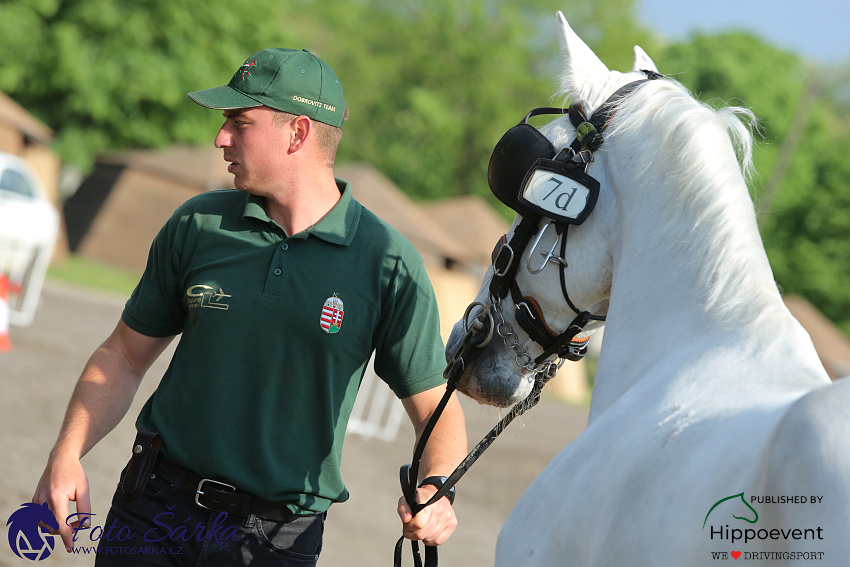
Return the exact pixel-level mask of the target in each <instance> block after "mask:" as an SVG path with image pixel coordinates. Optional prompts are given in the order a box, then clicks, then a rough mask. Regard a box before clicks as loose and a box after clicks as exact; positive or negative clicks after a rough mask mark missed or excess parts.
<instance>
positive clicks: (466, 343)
mask: <svg viewBox="0 0 850 567" xmlns="http://www.w3.org/2000/svg"><path fill="white" fill-rule="evenodd" d="M468 311H469V310H467V312H468ZM483 314H487V315H488V316H490V322H491V323H490V324H491V328H490V330H489V331H488V332H487V333H486V335H487V336H486V337H482V334H481V332H482V331H484V330H485V329H484V327H485V325H484V324H483V323H482V322H481V320H480V317H481V315H483ZM492 325H493V319H492V316H491V315H489V313H488V311H486V310H485V312H484V313H482V314H480V315H479V317H478V318H476V320H475V322H473V324H472V325H471V328H470V329H469V330H468V331H467V333H466V335H464V337H463V340H462V341H461V344H460V346H459V347H458V349H457V350H456V351H455V353H454V354H453V355H452V357H451V359H450V360H449V362H448V364H447V366H446V369H445V371H444V372H443V376H444V377H445V378H446V379H447V380H448V382H447V384H446V393H445V394H443V397H442V399H441V400H440V403H439V404H437V407H436V408H435V409H434V413H433V414H432V415H431V418H430V419H429V420H428V423H427V424H426V426H425V429H423V430H422V435H420V437H419V441H418V442H417V443H416V448H415V449H414V451H413V460H412V464H408V465H402V467H401V469H400V470H399V476H400V480H401V489H402V493H403V494H404V499H405V500H406V501H407V505H408V506H410V509H411V511H412V513H413V515H414V516H415V515H416V514H418V513H419V512H420V511H422V510H423V509H424V508H426V507H428V506H430V505H431V504H433V503H434V502H437V501H438V500H439V499H440V498H442V497H443V496H445V495H446V494H448V493H449V491H450V490H451V489H452V488H453V487H454V486H455V484H457V482H458V481H459V480H460V478H461V477H462V476H463V475H464V474H466V472H467V471H468V470H469V468H470V467H472V465H473V464H474V463H475V461H477V460H478V457H480V456H481V455H482V454H483V453H484V451H486V450H487V448H488V447H489V446H490V445H492V443H493V441H495V440H496V438H497V437H498V436H499V435H500V434H501V433H502V431H504V430H505V429H506V428H507V426H508V425H510V423H511V422H512V421H513V420H514V419H515V418H517V417H519V416H521V415H522V414H524V413H525V412H526V411H527V410H529V409H531V408H533V407H534V406H535V405H537V402H539V401H540V393H541V391H542V390H543V386H545V385H546V382H548V381H549V380H550V379H551V378H552V376H554V372H552V373H549V372H543V371H537V372H536V373H535V378H534V387H533V388H532V390H531V393H529V394H528V396H527V397H526V398H525V399H524V400H522V401H521V402H518V403H517V404H515V405H514V407H513V408H511V411H510V412H508V413H507V415H505V416H504V417H503V418H502V419H501V420H500V421H499V422H498V423H497V424H496V425H495V426H494V427H493V428H492V429H491V430H490V431H489V432H488V433H487V434H486V435H485V436H484V438H483V439H481V441H479V442H478V444H477V445H476V446H475V447H473V449H472V450H471V451H470V452H469V454H468V455H467V456H466V458H465V459H464V460H463V461H462V462H461V463H460V464H459V465H458V466H457V468H455V470H454V472H452V474H451V475H450V476H449V477H448V479H447V480H446V481H445V482H444V483H443V485H442V486H441V487H440V488H439V489H438V490H437V492H435V493H434V495H433V496H431V498H430V499H429V500H428V501H427V502H425V503H424V504H420V503H417V502H416V499H415V494H416V480H417V479H418V478H419V463H420V461H421V459H422V453H423V452H424V451H425V445H426V444H427V443H428V439H429V437H430V436H431V432H432V431H433V430H434V427H435V426H436V425H437V421H438V420H439V419H440V416H441V415H442V413H443V410H444V409H445V407H446V404H448V402H449V399H450V398H451V396H452V394H453V393H454V392H455V390H456V389H457V386H458V382H460V377H461V374H462V373H463V369H464V366H465V365H466V361H465V360H464V358H463V357H464V356H465V355H467V353H469V354H468V360H472V358H474V356H475V355H476V354H477V352H480V350H479V349H480V348H481V347H483V346H484V345H485V344H487V343H488V342H489V340H490V338H491V337H492V331H493V329H492ZM555 370H557V368H555ZM403 544H404V536H402V537H400V538H399V540H398V541H397V542H396V545H395V551H394V554H393V565H394V567H401V560H402V558H401V556H402V549H403ZM410 546H411V550H412V553H413V563H414V565H415V567H423V563H422V558H421V556H420V554H419V542H418V541H411V542H410ZM424 565H425V567H437V548H436V547H435V546H430V545H426V546H425V564H424Z"/></svg>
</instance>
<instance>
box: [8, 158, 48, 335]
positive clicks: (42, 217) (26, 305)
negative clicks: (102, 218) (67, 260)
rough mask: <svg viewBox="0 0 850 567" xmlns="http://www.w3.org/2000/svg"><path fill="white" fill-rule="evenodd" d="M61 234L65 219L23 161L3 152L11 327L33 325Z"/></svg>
mask: <svg viewBox="0 0 850 567" xmlns="http://www.w3.org/2000/svg"><path fill="white" fill-rule="evenodd" d="M58 233H59V213H58V212H57V210H56V208H55V207H54V206H53V204H52V203H51V202H50V199H49V197H48V195H47V192H46V191H45V189H44V187H43V186H42V184H41V182H40V181H39V179H38V177H37V176H36V175H35V173H34V172H33V171H32V168H31V167H30V166H29V164H28V163H27V162H25V161H24V160H23V159H21V158H19V157H17V156H14V155H11V154H6V153H2V152H0V276H2V275H5V276H6V277H7V278H8V279H9V282H10V284H11V288H12V292H11V293H10V294H9V297H8V302H9V306H10V307H11V314H10V322H11V323H12V324H13V325H19V326H27V325H29V324H30V323H32V319H33V316H34V315H35V309H36V307H37V305H38V299H39V296H40V294H41V286H42V284H43V283H44V275H45V273H46V272H47V266H48V265H49V264H50V257H51V255H52V254H53V246H54V244H55V243H56V236H57V235H58Z"/></svg>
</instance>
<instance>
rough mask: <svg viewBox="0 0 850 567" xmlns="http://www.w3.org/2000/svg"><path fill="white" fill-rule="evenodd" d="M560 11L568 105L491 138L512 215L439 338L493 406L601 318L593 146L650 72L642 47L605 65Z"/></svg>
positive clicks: (603, 198) (579, 349) (606, 244)
mask: <svg viewBox="0 0 850 567" xmlns="http://www.w3.org/2000/svg"><path fill="white" fill-rule="evenodd" d="M558 18H559V20H560V23H561V48H562V52H563V59H564V68H563V73H562V78H561V91H562V94H563V95H564V96H565V97H567V96H568V97H571V98H572V106H571V107H570V109H569V110H567V109H537V110H535V111H532V114H530V116H531V115H537V114H559V115H560V117H559V118H557V119H556V120H554V121H552V122H550V123H549V124H547V125H546V126H545V127H543V128H542V129H541V130H537V129H535V128H534V127H532V126H530V125H529V124H528V123H527V119H526V120H523V121H522V122H521V123H520V124H519V125H518V126H515V127H514V128H511V129H510V130H509V131H508V132H507V133H506V134H505V136H504V137H503V138H502V140H501V141H500V142H499V143H498V144H497V146H496V149H495V151H494V153H493V157H492V158H491V162H490V168H489V172H488V177H489V181H490V187H491V189H492V190H493V192H494V194H496V196H497V197H498V198H499V199H500V200H501V201H502V202H504V203H505V204H507V205H508V206H510V207H511V208H513V209H514V210H516V211H517V212H518V213H519V214H518V215H517V218H516V219H515V220H514V222H513V225H512V226H511V229H510V231H509V232H508V234H507V235H506V237H505V238H503V239H502V241H500V242H499V243H498V244H497V245H496V248H495V249H494V251H493V263H492V265H491V266H490V268H489V269H488V271H487V274H486V276H485V278H484V282H483V286H482V288H481V290H480V292H479V294H478V297H477V298H476V304H473V306H471V307H470V309H469V310H468V312H467V314H466V315H465V316H464V320H462V321H459V322H458V323H457V324H456V325H455V327H454V329H453V331H452V334H451V337H450V338H449V341H448V345H447V349H446V352H447V358H448V359H449V360H450V361H452V360H454V361H455V363H456V365H455V366H456V367H457V369H458V371H459V372H460V381H459V384H458V388H459V389H460V390H461V391H462V392H464V393H466V394H467V395H469V396H471V397H472V398H474V399H476V400H478V401H480V402H482V403H487V404H490V405H496V406H508V405H510V404H512V403H515V402H517V401H519V400H521V399H523V398H525V397H526V396H527V395H528V394H529V393H530V392H531V390H532V387H533V385H534V383H535V381H536V380H537V379H539V378H540V377H542V376H546V375H549V376H551V375H552V374H553V373H554V370H555V369H556V368H557V364H558V363H560V362H562V361H563V360H564V359H572V360H575V359H577V358H580V357H581V356H582V355H583V354H584V351H586V341H587V338H588V337H589V335H590V334H591V333H592V332H593V330H595V329H596V328H599V327H600V326H601V324H602V323H601V322H602V321H604V316H605V314H606V312H607V309H608V298H609V296H610V291H611V281H612V270H613V262H612V251H611V248H610V247H611V246H612V245H613V242H614V240H613V238H612V236H613V233H614V232H616V231H617V230H618V229H617V227H618V224H617V222H616V218H615V217H616V215H617V207H616V205H615V200H614V196H613V194H612V191H611V190H610V188H609V187H608V183H609V179H608V176H607V175H606V173H605V168H604V165H602V164H601V163H600V162H604V160H605V158H604V156H603V153H604V152H603V151H602V150H600V145H601V144H602V141H603V140H604V130H605V127H606V126H607V123H608V121H610V119H611V117H612V116H613V114H614V112H615V110H616V105H617V104H618V103H619V102H620V101H621V100H622V99H623V98H625V97H627V96H628V95H629V94H630V92H631V91H632V90H633V89H634V88H636V86H637V85H639V84H641V83H642V82H644V81H646V80H648V79H649V78H656V77H658V75H657V71H656V69H655V65H654V64H653V63H652V61H651V60H650V59H649V57H648V56H647V55H646V54H645V53H644V52H643V51H642V50H641V49H640V48H639V47H635V62H634V70H633V71H631V72H629V73H619V72H616V71H609V70H608V68H607V67H606V66H605V65H604V64H603V63H602V62H601V61H600V60H599V58H598V57H596V55H595V54H594V53H593V52H592V51H591V50H590V48H589V47H587V45H585V44H584V42H583V41H582V40H581V39H579V37H578V36H577V35H576V34H575V33H574V32H573V31H572V29H571V28H570V27H569V25H568V24H567V21H566V19H564V16H563V15H562V14H561V13H560V12H558ZM597 150H600V151H597ZM461 358H462V362H461V361H460V360H459V359H461ZM461 368H462V371H461V370H460V369H461Z"/></svg>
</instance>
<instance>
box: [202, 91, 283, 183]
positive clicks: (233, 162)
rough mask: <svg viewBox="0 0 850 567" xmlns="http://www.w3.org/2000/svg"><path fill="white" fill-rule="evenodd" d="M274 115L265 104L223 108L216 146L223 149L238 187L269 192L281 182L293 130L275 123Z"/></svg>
mask: <svg viewBox="0 0 850 567" xmlns="http://www.w3.org/2000/svg"><path fill="white" fill-rule="evenodd" d="M275 114H277V111H275V110H273V109H271V108H268V107H266V106H258V107H254V108H240V109H235V110H225V111H224V118H225V121H224V124H223V125H222V126H221V129H220V130H219V131H218V135H217V136H216V137H215V146H216V147H217V148H221V149H223V150H224V161H226V162H229V165H228V166H227V171H228V172H230V173H232V174H233V176H234V179H233V183H234V186H235V187H236V188H237V189H241V190H242V191H247V192H249V193H253V194H255V195H267V194H269V192H271V191H274V190H275V189H277V188H279V187H280V185H281V184H282V181H283V179H284V178H285V167H286V157H287V154H288V149H289V142H290V139H291V138H290V134H291V133H290V132H289V128H287V127H286V125H284V126H283V127H281V126H279V125H277V124H276V123H275V121H274V116H275Z"/></svg>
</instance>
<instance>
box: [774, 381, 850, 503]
mask: <svg viewBox="0 0 850 567" xmlns="http://www.w3.org/2000/svg"><path fill="white" fill-rule="evenodd" d="M848 407H850V380H839V381H837V382H833V383H830V384H826V385H824V386H821V387H819V388H816V389H814V390H812V391H810V392H808V393H807V394H805V395H803V396H801V397H800V398H799V399H797V400H796V401H795V402H793V403H792V404H791V405H790V406H789V407H788V410H787V411H786V412H785V414H784V415H783V416H782V419H781V420H780V421H779V423H778V425H777V427H776V430H775V432H774V434H773V436H772V439H771V443H770V446H769V453H768V459H769V463H768V465H769V467H770V468H769V469H768V470H769V471H770V472H769V473H768V474H769V476H774V477H779V478H783V479H784V480H783V483H786V484H787V485H788V487H789V488H792V487H793V486H794V485H795V484H796V485H797V486H801V485H811V484H814V483H817V482H818V481H819V480H820V481H827V480H828V478H830V477H834V475H839V476H841V477H842V478H841V479H840V480H842V481H844V482H845V483H846V481H850V478H846V477H847V475H848V474H849V473H848V471H850V451H848V450H847V449H848V443H850V414H848V412H847V408H848ZM813 465H814V466H813ZM824 475H825V478H820V479H817V478H816V477H818V476H824ZM775 480H778V478H777V479H775ZM834 480H839V479H838V478H833V481H834Z"/></svg>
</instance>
